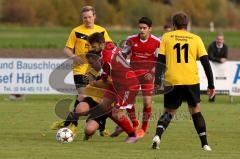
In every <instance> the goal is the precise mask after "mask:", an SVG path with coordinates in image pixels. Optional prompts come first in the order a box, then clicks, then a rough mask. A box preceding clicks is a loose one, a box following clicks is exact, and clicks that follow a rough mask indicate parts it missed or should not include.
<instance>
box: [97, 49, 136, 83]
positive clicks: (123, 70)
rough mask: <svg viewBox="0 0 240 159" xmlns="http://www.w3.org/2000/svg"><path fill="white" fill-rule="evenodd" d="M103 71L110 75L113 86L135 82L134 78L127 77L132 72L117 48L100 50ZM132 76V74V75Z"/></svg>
mask: <svg viewBox="0 0 240 159" xmlns="http://www.w3.org/2000/svg"><path fill="white" fill-rule="evenodd" d="M102 60H103V61H102V62H103V71H104V72H105V73H106V74H107V75H108V76H110V78H111V80H112V82H113V83H114V86H115V87H121V86H129V85H133V84H136V83H137V81H136V80H137V79H136V78H131V79H129V78H127V75H128V74H129V73H132V74H134V72H133V71H132V69H131V67H130V65H129V64H128V63H127V61H126V59H125V58H124V56H123V55H122V53H121V51H120V49H119V48H117V47H114V48H111V49H105V50H103V51H102ZM133 76H134V75H133Z"/></svg>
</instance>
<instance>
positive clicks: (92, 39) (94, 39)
mask: <svg viewBox="0 0 240 159" xmlns="http://www.w3.org/2000/svg"><path fill="white" fill-rule="evenodd" d="M88 42H89V43H90V44H93V43H105V39H104V32H101V33H98V32H96V33H93V34H91V35H90V36H89V37H88Z"/></svg>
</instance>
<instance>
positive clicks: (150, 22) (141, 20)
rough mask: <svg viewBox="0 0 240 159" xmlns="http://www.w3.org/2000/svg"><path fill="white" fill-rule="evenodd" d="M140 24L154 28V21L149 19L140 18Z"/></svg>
mask: <svg viewBox="0 0 240 159" xmlns="http://www.w3.org/2000/svg"><path fill="white" fill-rule="evenodd" d="M140 23H143V24H146V25H147V26H148V27H152V21H151V20H150V19H149V18H147V17H142V18H140V19H139V21H138V24H140Z"/></svg>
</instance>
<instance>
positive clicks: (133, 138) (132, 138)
mask: <svg viewBox="0 0 240 159" xmlns="http://www.w3.org/2000/svg"><path fill="white" fill-rule="evenodd" d="M137 140H138V137H136V136H132V137H130V136H129V137H127V138H126V139H125V142H126V143H127V144H132V143H135V142H137Z"/></svg>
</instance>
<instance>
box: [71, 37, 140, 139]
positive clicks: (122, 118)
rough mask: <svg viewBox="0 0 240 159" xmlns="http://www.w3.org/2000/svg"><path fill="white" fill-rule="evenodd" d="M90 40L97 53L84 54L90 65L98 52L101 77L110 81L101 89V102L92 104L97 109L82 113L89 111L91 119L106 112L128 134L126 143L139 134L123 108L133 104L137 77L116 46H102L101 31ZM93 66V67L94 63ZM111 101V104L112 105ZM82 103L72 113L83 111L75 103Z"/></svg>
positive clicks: (87, 134)
mask: <svg viewBox="0 0 240 159" xmlns="http://www.w3.org/2000/svg"><path fill="white" fill-rule="evenodd" d="M89 42H90V44H91V46H92V48H93V49H95V51H96V53H93V52H90V54H89V55H88V56H87V57H88V60H89V63H90V64H92V65H94V64H96V63H97V60H95V61H92V59H94V57H96V55H97V56H101V58H100V62H101V65H102V70H103V71H102V75H101V78H102V81H103V82H111V85H110V86H109V88H108V90H102V91H104V92H105V94H104V96H103V97H102V101H101V103H99V104H98V105H97V106H95V108H96V109H92V110H93V111H92V110H89V112H85V113H86V114H88V115H89V120H94V119H95V118H96V117H101V116H103V115H106V114H107V115H108V117H110V118H111V119H112V120H113V121H114V122H115V123H117V124H118V125H119V126H120V127H121V128H122V129H123V130H124V131H125V132H126V133H127V134H128V138H127V139H126V140H125V141H126V143H134V142H136V141H137V139H138V137H137V136H136V133H135V128H134V127H133V126H132V125H131V123H130V120H129V119H128V117H127V116H126V115H125V113H124V110H125V109H126V108H131V107H132V106H133V104H134V103H135V98H136V96H137V93H138V90H139V85H138V79H137V78H136V75H135V72H134V71H133V70H132V69H131V68H130V66H129V65H128V63H127V62H126V60H125V58H124V57H123V56H122V54H121V51H120V50H119V49H118V48H116V47H111V46H110V47H108V46H105V40H104V38H103V34H101V33H94V34H93V35H91V36H90V37H89ZM103 48H104V49H103ZM94 54H95V55H94ZM92 67H93V68H94V66H92ZM113 103H114V107H112V106H111V105H112V104H113ZM82 104H83V102H81V103H80V104H79V105H78V106H77V108H76V114H75V115H77V116H79V115H80V114H83V113H84V111H85V110H83V111H82V110H80V109H78V107H80V108H81V107H82V106H81V105H82ZM84 104H85V103H84ZM87 107H88V106H87ZM82 108H83V107H82ZM95 121H96V120H95ZM94 123H95V125H94V124H92V129H91V130H93V131H91V132H92V133H93V132H94V128H96V127H97V126H96V122H94ZM95 126H96V127H95ZM91 132H90V133H88V132H86V134H85V135H86V136H90V135H92V133H91ZM86 138H88V137H86Z"/></svg>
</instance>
